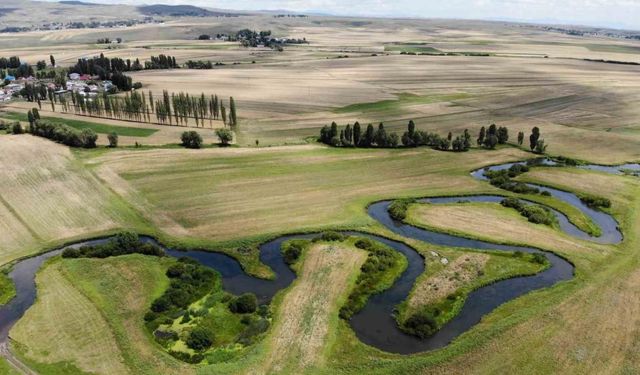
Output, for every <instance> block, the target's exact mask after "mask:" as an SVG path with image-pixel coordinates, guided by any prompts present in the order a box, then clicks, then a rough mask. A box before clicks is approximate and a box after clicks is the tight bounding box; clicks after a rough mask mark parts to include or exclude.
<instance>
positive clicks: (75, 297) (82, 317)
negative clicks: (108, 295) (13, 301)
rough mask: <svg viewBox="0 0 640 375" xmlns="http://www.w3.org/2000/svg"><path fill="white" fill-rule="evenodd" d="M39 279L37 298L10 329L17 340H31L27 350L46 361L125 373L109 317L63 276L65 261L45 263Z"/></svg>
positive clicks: (87, 369)
mask: <svg viewBox="0 0 640 375" xmlns="http://www.w3.org/2000/svg"><path fill="white" fill-rule="evenodd" d="M36 283H37V285H38V300H39V302H38V304H36V305H35V306H34V307H33V308H31V309H29V311H28V312H27V314H26V315H25V317H24V318H23V319H21V320H20V321H19V322H18V323H17V324H16V326H15V327H14V328H13V330H12V331H11V336H12V338H13V339H14V340H16V341H17V342H18V343H20V344H27V346H26V348H27V350H26V351H25V352H24V353H23V354H24V355H25V356H26V357H27V358H29V359H31V360H38V361H40V362H43V363H49V364H53V363H60V362H71V363H73V365H75V366H76V367H77V368H79V369H80V370H82V371H85V372H90V373H96V374H114V373H118V374H123V373H125V372H126V367H125V366H124V363H123V362H124V359H123V356H122V353H121V351H120V348H119V347H118V345H117V344H116V340H115V337H114V335H113V332H112V331H111V330H110V328H109V325H108V323H107V322H106V321H105V319H104V318H103V316H102V315H101V313H100V311H99V310H98V309H97V308H96V306H94V305H93V304H92V303H91V301H90V300H89V299H87V298H86V297H85V296H84V295H83V294H82V292H81V291H79V290H78V289H76V286H74V285H73V283H72V281H70V280H68V279H67V278H66V277H65V275H64V268H63V265H62V264H61V263H60V262H55V263H54V264H52V265H50V266H48V267H46V268H45V269H44V270H43V271H42V272H40V273H39V275H38V277H37V279H36ZM43 337H46V338H47V339H46V340H45V339H42V338H43ZM34 338H40V339H37V340H34Z"/></svg>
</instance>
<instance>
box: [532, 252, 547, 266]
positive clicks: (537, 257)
mask: <svg viewBox="0 0 640 375" xmlns="http://www.w3.org/2000/svg"><path fill="white" fill-rule="evenodd" d="M533 262H534V263H538V264H546V263H547V257H546V256H544V255H543V254H541V253H534V254H533Z"/></svg>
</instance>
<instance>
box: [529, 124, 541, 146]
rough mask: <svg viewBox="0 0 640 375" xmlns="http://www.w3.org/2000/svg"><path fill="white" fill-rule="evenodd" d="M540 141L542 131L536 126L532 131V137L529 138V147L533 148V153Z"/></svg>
mask: <svg viewBox="0 0 640 375" xmlns="http://www.w3.org/2000/svg"><path fill="white" fill-rule="evenodd" d="M539 139H540V129H538V127H537V126H534V127H533V129H531V135H530V136H529V147H530V148H531V151H533V150H535V148H536V146H537V145H538V140H539Z"/></svg>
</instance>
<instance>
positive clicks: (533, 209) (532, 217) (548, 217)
mask: <svg viewBox="0 0 640 375" xmlns="http://www.w3.org/2000/svg"><path fill="white" fill-rule="evenodd" d="M500 204H502V205H503V206H504V207H510V208H514V209H516V210H517V211H518V212H520V214H521V215H522V216H524V217H526V218H527V219H528V220H529V222H531V223H535V224H544V225H553V223H555V221H556V217H555V215H554V214H553V212H551V210H550V209H549V208H547V207H544V206H540V205H537V204H526V203H524V202H522V201H521V200H519V199H517V198H505V199H503V200H502V201H501V202H500Z"/></svg>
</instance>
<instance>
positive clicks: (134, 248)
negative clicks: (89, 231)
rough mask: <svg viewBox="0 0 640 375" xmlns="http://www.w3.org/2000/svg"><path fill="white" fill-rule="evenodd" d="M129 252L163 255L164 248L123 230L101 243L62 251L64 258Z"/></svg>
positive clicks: (94, 256) (102, 256) (111, 255)
mask: <svg viewBox="0 0 640 375" xmlns="http://www.w3.org/2000/svg"><path fill="white" fill-rule="evenodd" d="M127 254H143V255H152V256H157V257H161V256H164V255H165V254H164V250H162V248H160V247H158V246H156V245H154V244H152V243H148V242H142V241H140V238H139V237H138V235H137V234H136V233H133V232H122V233H118V234H117V235H115V236H114V237H113V238H111V239H110V240H109V241H107V242H106V243H103V244H99V245H93V246H82V247H79V248H77V249H75V248H67V249H65V250H64V251H63V252H62V257H63V258H108V257H114V256H120V255H127Z"/></svg>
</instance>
